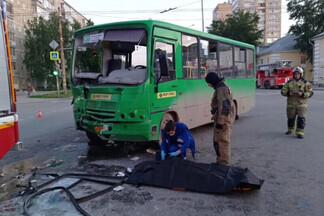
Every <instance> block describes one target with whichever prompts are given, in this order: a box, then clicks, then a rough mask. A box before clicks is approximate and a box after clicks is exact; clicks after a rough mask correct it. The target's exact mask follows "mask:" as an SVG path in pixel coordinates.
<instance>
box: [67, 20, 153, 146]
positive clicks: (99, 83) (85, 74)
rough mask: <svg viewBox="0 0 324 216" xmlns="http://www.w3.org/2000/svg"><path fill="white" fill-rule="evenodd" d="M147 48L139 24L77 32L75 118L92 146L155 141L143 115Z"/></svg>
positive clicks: (144, 32) (146, 112) (146, 114)
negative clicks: (104, 141) (121, 142)
mask: <svg viewBox="0 0 324 216" xmlns="http://www.w3.org/2000/svg"><path fill="white" fill-rule="evenodd" d="M148 43H149V42H148V32H147V29H146V28H145V26H143V25H142V26H127V27H121V26H108V27H106V28H103V27H102V26H101V27H99V28H98V29H96V28H93V29H90V30H89V29H88V30H87V29H86V30H85V31H84V30H81V31H79V32H77V33H76V35H75V43H74V53H73V67H72V73H71V81H72V90H73V103H74V109H73V111H74V118H75V122H76V125H77V128H78V129H80V130H84V131H85V132H86V134H87V137H88V138H89V139H90V140H91V141H93V143H95V144H96V143H102V140H107V139H112V140H123V141H145V140H151V139H154V136H156V127H155V129H154V133H151V119H150V118H149V117H150V115H149V110H148V107H149V103H150V100H149V98H150V96H149V95H150V85H149V82H150V79H149V77H150V76H149V74H148V68H147V62H148V57H147V56H148Z"/></svg>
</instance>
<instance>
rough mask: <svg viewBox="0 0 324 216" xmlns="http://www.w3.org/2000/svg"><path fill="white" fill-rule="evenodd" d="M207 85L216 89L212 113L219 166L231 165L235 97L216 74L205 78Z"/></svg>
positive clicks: (209, 74) (210, 74)
mask: <svg viewBox="0 0 324 216" xmlns="http://www.w3.org/2000/svg"><path fill="white" fill-rule="evenodd" d="M205 80H206V82H207V84H208V85H209V86H210V87H212V88H214V89H215V92H214V95H213V97H212V101H211V113H212V115H213V117H212V119H213V120H214V137H213V141H214V149H215V151H216V155H217V160H216V162H217V163H218V164H223V165H227V166H229V165H230V162H231V146H230V137H231V133H232V125H233V122H234V119H235V116H234V109H235V106H234V102H233V95H232V92H231V89H230V87H229V85H228V84H227V83H226V82H225V81H224V78H223V79H220V78H219V77H218V75H217V74H216V73H208V74H207V76H206V78H205Z"/></svg>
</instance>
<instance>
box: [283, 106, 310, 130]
mask: <svg viewBox="0 0 324 216" xmlns="http://www.w3.org/2000/svg"><path fill="white" fill-rule="evenodd" d="M306 113H307V107H287V118H288V122H287V124H288V131H290V132H295V131H296V135H303V136H304V134H305V132H304V129H305V125H306ZM296 118H297V128H296V129H295V124H296Z"/></svg>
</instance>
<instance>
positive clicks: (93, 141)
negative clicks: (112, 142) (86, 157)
mask: <svg viewBox="0 0 324 216" xmlns="http://www.w3.org/2000/svg"><path fill="white" fill-rule="evenodd" d="M86 135H87V137H88V139H89V140H90V142H89V143H88V145H89V146H103V145H105V144H106V143H107V142H106V141H104V140H103V139H101V138H100V137H99V136H98V135H97V134H95V133H92V132H89V131H86Z"/></svg>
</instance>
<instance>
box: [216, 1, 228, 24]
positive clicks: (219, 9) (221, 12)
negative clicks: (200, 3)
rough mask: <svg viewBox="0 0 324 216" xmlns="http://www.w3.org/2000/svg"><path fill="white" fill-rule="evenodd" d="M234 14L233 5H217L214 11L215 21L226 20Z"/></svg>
mask: <svg viewBox="0 0 324 216" xmlns="http://www.w3.org/2000/svg"><path fill="white" fill-rule="evenodd" d="M231 13H232V3H230V1H229V2H228V3H225V2H224V3H221V4H217V6H216V8H215V9H214V10H213V20H224V19H226V17H227V15H229V14H231Z"/></svg>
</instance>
